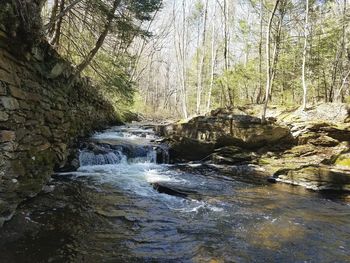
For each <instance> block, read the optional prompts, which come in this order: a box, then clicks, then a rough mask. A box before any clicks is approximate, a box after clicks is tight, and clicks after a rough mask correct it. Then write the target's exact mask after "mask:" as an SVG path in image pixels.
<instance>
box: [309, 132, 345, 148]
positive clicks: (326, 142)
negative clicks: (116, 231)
mask: <svg viewBox="0 0 350 263" xmlns="http://www.w3.org/2000/svg"><path fill="white" fill-rule="evenodd" d="M309 143H311V144H313V145H316V146H317V145H319V146H325V147H333V146H337V145H338V144H339V141H338V140H336V139H333V138H331V137H329V136H327V135H322V136H320V137H318V138H313V139H310V140H309Z"/></svg>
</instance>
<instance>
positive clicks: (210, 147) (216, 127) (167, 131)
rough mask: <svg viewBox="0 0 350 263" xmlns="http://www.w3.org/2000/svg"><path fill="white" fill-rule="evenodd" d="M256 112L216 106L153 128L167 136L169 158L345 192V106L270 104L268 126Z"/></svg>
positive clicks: (349, 180) (348, 136)
mask: <svg viewBox="0 0 350 263" xmlns="http://www.w3.org/2000/svg"><path fill="white" fill-rule="evenodd" d="M256 112H259V109H258V108H257V106H254V107H245V108H239V109H234V110H225V109H218V110H215V111H212V112H211V113H210V114H207V115H206V116H198V117H195V118H193V119H191V120H189V121H187V122H179V123H174V124H168V125H160V126H158V127H157V131H158V133H159V134H160V135H162V136H165V137H166V139H165V141H166V142H167V143H168V144H169V147H170V151H169V153H170V159H171V160H172V162H184V161H201V162H206V163H210V164H217V165H225V166H226V168H225V169H226V170H227V166H228V167H231V168H234V167H250V168H251V167H254V169H248V170H247V172H246V175H244V173H243V175H242V173H240V176H241V177H242V176H243V177H245V176H247V177H250V176H251V174H252V173H256V174H257V175H258V176H259V177H261V176H262V177H263V178H265V179H266V180H269V181H270V182H282V183H288V184H293V185H300V186H304V187H306V188H308V189H312V190H337V191H350V147H349V141H350V123H349V122H348V121H349V113H348V108H347V106H346V105H345V104H320V105H318V106H315V107H313V108H312V109H309V110H308V111H306V112H302V111H300V110H298V109H296V110H290V109H285V110H283V111H282V110H278V111H277V109H275V110H274V109H273V108H272V109H270V110H269V112H268V113H269V116H270V118H269V121H268V123H267V124H261V120H260V119H259V118H257V117H255V116H254V115H255V113H256ZM330 115H334V116H330ZM325 116H327V117H325ZM229 170H232V171H235V170H236V169H229ZM226 174H227V173H226ZM236 175H237V174H236V173H234V172H232V176H236ZM242 179H245V178H242Z"/></svg>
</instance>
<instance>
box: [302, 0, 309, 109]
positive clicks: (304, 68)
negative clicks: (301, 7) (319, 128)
mask: <svg viewBox="0 0 350 263" xmlns="http://www.w3.org/2000/svg"><path fill="white" fill-rule="evenodd" d="M308 31H309V0H306V7H305V26H304V49H303V64H302V84H303V108H302V110H303V111H305V110H306V104H307V84H306V76H305V71H306V55H307V46H308V35H309V32H308Z"/></svg>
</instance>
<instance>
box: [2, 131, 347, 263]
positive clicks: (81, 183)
mask: <svg viewBox="0 0 350 263" xmlns="http://www.w3.org/2000/svg"><path fill="white" fill-rule="evenodd" d="M156 140H157V138H156V137H155V135H154V134H153V131H152V130H150V129H144V128H139V127H117V128H112V129H110V130H108V131H106V132H103V133H99V134H96V135H95V136H93V138H92V141H93V142H94V143H95V146H86V147H85V148H83V149H81V152H80V158H79V161H80V168H79V169H78V170H77V171H75V172H69V173H61V174H56V175H55V176H54V179H53V180H52V181H51V183H50V185H49V186H47V187H46V188H47V189H46V192H44V193H42V194H40V195H39V196H37V197H35V198H33V199H32V200H29V201H27V202H26V203H24V204H23V205H21V207H20V208H19V210H18V212H17V214H16V215H15V217H14V219H13V220H12V221H10V222H9V223H7V224H6V225H5V226H4V228H3V229H2V230H0V237H1V240H0V262H211V263H214V262H350V206H349V202H348V201H349V200H348V199H347V197H345V199H341V198H339V197H337V196H332V195H322V194H320V193H315V192H309V191H306V190H304V189H302V188H299V187H291V186H283V185H279V184H261V183H254V182H250V181H246V180H244V178H242V179H243V180H239V178H238V179H237V178H230V177H228V176H227V174H223V173H221V172H220V169H217V167H214V166H210V165H202V164H178V165H169V164H166V163H164V162H167V160H168V155H167V151H166V148H165V147H160V146H159V145H158V146H157V144H156V142H155V141H156ZM96 145H97V146H96ZM94 147H95V148H94ZM157 162H158V163H159V162H160V163H162V164H157Z"/></svg>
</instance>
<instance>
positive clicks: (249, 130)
mask: <svg viewBox="0 0 350 263" xmlns="http://www.w3.org/2000/svg"><path fill="white" fill-rule="evenodd" d="M157 130H158V132H159V133H160V135H162V136H171V135H177V136H180V137H186V138H190V139H194V140H198V141H202V142H210V143H214V144H215V147H216V148H219V147H224V146H229V145H235V146H239V147H242V148H246V149H257V148H260V147H263V146H266V145H273V144H276V143H278V144H280V143H283V142H289V143H291V142H292V136H291V133H290V130H289V128H288V127H287V126H282V125H278V124H276V123H273V122H269V123H266V124H262V123H261V120H260V119H259V118H256V117H252V116H249V115H232V114H227V115H217V116H199V117H195V118H193V119H191V120H189V121H188V122H184V123H176V124H170V125H166V126H160V127H158V128H157Z"/></svg>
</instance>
